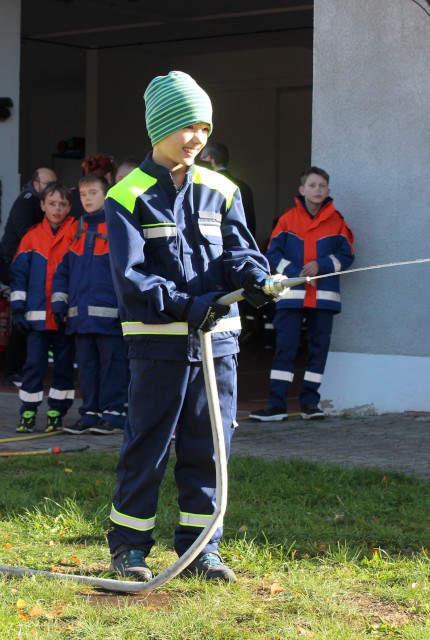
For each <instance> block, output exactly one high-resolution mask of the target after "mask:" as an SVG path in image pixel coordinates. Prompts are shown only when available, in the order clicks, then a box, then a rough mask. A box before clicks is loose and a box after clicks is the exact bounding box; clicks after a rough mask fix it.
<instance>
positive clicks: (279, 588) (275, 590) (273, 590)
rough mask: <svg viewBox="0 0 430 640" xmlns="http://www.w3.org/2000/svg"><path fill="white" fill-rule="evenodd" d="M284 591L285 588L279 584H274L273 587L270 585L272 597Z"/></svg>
mask: <svg viewBox="0 0 430 640" xmlns="http://www.w3.org/2000/svg"><path fill="white" fill-rule="evenodd" d="M283 590H284V588H283V587H282V585H280V584H279V582H274V583H273V584H272V585H270V595H271V596H273V595H275V593H282V592H283Z"/></svg>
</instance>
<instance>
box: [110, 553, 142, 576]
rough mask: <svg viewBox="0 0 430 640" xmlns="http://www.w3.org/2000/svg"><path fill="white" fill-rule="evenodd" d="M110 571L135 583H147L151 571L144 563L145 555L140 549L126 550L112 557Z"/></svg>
mask: <svg viewBox="0 0 430 640" xmlns="http://www.w3.org/2000/svg"><path fill="white" fill-rule="evenodd" d="M109 568H110V570H111V571H115V572H116V573H119V574H120V575H121V576H125V577H126V578H132V579H133V580H136V581H137V582H148V580H151V578H152V571H151V569H150V568H149V567H148V565H147V564H146V561H145V553H144V551H142V550H141V549H126V551H120V552H119V553H117V554H116V555H115V554H114V555H112V559H111V563H110V567H109Z"/></svg>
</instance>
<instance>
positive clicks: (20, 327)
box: [12, 313, 31, 334]
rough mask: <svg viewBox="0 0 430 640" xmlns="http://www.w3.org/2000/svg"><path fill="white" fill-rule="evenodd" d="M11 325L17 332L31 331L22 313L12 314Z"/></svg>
mask: <svg viewBox="0 0 430 640" xmlns="http://www.w3.org/2000/svg"><path fill="white" fill-rule="evenodd" d="M12 325H13V327H14V329H16V330H17V331H19V333H24V334H25V333H29V332H30V331H31V325H30V323H29V322H28V320H26V318H25V315H24V314H23V313H16V314H14V315H13V316H12Z"/></svg>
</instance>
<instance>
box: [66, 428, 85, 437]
mask: <svg viewBox="0 0 430 640" xmlns="http://www.w3.org/2000/svg"><path fill="white" fill-rule="evenodd" d="M90 428H91V427H88V428H87V429H79V430H77V429H76V430H75V429H73V428H72V427H63V431H64V432H65V433H72V434H73V435H75V436H78V435H79V434H80V433H88V432H89V430H90Z"/></svg>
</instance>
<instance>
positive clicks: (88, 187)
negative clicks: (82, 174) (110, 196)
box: [79, 182, 105, 213]
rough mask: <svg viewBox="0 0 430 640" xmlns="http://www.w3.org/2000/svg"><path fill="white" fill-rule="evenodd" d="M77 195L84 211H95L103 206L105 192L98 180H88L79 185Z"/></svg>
mask: <svg viewBox="0 0 430 640" xmlns="http://www.w3.org/2000/svg"><path fill="white" fill-rule="evenodd" d="M79 195H80V197H81V202H82V206H83V208H84V211H85V212H86V213H95V212H96V211H100V209H103V208H104V206H105V192H104V190H103V189H102V185H101V184H100V182H89V183H86V184H82V185H80V187H79Z"/></svg>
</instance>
